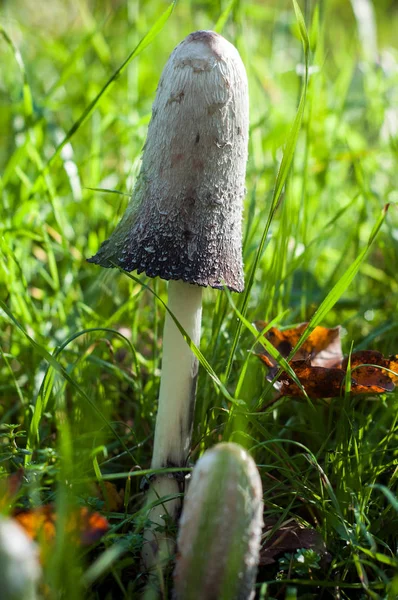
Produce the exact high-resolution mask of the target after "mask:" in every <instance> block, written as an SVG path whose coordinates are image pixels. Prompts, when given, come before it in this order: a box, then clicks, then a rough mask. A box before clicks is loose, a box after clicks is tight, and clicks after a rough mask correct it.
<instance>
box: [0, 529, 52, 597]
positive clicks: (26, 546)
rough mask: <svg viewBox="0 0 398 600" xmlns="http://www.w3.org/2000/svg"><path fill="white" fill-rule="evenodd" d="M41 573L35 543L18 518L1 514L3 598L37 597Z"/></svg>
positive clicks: (0, 558) (0, 539)
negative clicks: (15, 519) (18, 521)
mask: <svg viewBox="0 0 398 600" xmlns="http://www.w3.org/2000/svg"><path fill="white" fill-rule="evenodd" d="M41 574H42V573H41V567H40V561H39V552H38V548H37V546H36V544H35V543H34V542H32V540H31V539H30V538H29V537H28V536H27V535H26V533H25V531H24V530H23V529H22V527H21V526H20V525H19V524H18V523H17V522H16V521H14V520H13V519H9V518H6V517H0V590H1V592H0V597H1V598H2V600H36V598H37V594H36V592H37V587H38V583H39V580H40V578H41Z"/></svg>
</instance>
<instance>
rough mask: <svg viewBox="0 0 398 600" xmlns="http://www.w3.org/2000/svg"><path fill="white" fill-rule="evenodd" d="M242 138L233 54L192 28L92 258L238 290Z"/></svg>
mask: <svg viewBox="0 0 398 600" xmlns="http://www.w3.org/2000/svg"><path fill="white" fill-rule="evenodd" d="M247 143H248V89H247V77H246V72H245V68H244V66H243V63H242V60H241V58H240V56H239V53H238V51H237V50H236V48H235V47H234V46H233V45H232V44H230V43H229V42H228V41H227V40H225V39H224V38H223V37H222V36H221V35H219V34H217V33H214V32H213V31H197V32H195V33H191V34H190V35H189V36H188V37H187V38H185V40H183V41H182V42H181V43H180V44H179V45H178V46H177V47H176V48H175V50H174V51H173V52H172V54H171V56H170V58H169V60H168V62H167V63H166V66H165V68H164V70H163V73H162V76H161V79H160V82H159V86H158V89H157V93H156V98H155V102H154V105H153V110H152V119H151V122H150V125H149V130H148V137H147V141H146V144H145V148H144V153H143V158H142V167H141V171H140V174H139V176H138V180H137V184H136V186H135V189H134V192H133V197H132V199H131V201H130V204H129V206H128V208H127V210H126V212H125V214H124V216H123V218H122V220H121V221H120V223H119V224H118V226H117V227H116V229H115V231H114V232H113V234H112V235H111V236H110V238H109V239H108V240H107V241H105V242H104V243H103V244H102V245H101V248H100V249H99V251H98V253H97V254H96V255H95V256H94V257H93V258H91V259H90V262H94V263H96V264H99V265H101V266H103V267H112V266H115V265H117V266H119V267H121V268H123V269H124V270H126V271H133V270H137V271H138V272H139V273H141V272H145V273H146V274H147V275H148V276H150V277H156V276H159V277H161V278H163V279H180V280H183V281H185V282H188V283H195V284H197V285H201V286H211V287H214V288H222V286H223V284H225V285H227V286H228V287H229V288H230V289H231V290H234V291H238V292H240V291H242V290H243V287H244V282H243V268H242V233H241V228H242V227H241V225H242V201H243V197H244V194H245V173H246V162H247Z"/></svg>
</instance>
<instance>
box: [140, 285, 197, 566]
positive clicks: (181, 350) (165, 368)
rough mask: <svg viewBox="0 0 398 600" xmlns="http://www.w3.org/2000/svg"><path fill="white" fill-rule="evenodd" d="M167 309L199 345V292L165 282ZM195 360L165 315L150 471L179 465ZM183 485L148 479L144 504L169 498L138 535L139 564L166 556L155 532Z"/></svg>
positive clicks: (187, 436)
mask: <svg viewBox="0 0 398 600" xmlns="http://www.w3.org/2000/svg"><path fill="white" fill-rule="evenodd" d="M168 308H169V310H170V311H171V313H172V314H173V315H174V316H175V318H176V319H177V321H178V322H179V324H180V325H181V327H182V328H183V329H184V331H185V333H186V334H187V335H188V336H189V337H190V339H191V340H192V342H193V343H194V344H195V345H196V346H199V342H200V326H201V319H202V288H201V287H199V286H196V285H191V284H189V283H184V282H183V281H170V283H169V299H168ZM197 375H198V360H197V358H196V357H195V355H194V354H193V352H192V351H191V349H190V347H189V345H188V344H187V342H186V341H185V339H184V337H183V336H182V334H181V332H180V331H179V329H178V327H177V326H176V324H175V322H174V320H173V318H172V317H171V315H170V314H169V313H168V312H167V314H166V320H165V324H164V333H163V361H162V376H161V381H160V392H159V405H158V414H157V418H156V429H155V441H154V450H153V457H152V468H154V469H161V468H167V467H184V466H185V465H186V464H187V459H188V455H189V452H190V447H191V435H192V425H193V416H194V408H195V396H196V380H197ZM182 491H183V485H182V483H180V482H179V481H178V478H176V477H175V475H173V474H171V473H168V474H167V473H165V474H164V475H161V474H159V475H157V476H156V477H155V478H154V479H152V481H151V487H150V490H149V493H148V497H147V502H148V503H150V504H152V503H153V502H156V501H157V500H159V499H160V498H163V497H165V496H174V498H171V499H169V500H167V501H165V502H162V503H160V504H158V505H157V506H155V507H154V508H152V509H151V511H150V512H149V515H148V516H149V519H150V520H151V523H152V527H151V529H149V530H147V531H146V532H145V534H144V538H145V543H144V547H143V560H144V563H145V566H146V567H147V568H151V567H153V566H155V565H156V564H157V563H158V562H159V561H162V558H166V557H167V556H168V555H169V554H170V553H171V552H172V551H173V547H174V541H173V540H170V539H167V538H166V537H165V536H164V534H163V533H158V532H156V531H155V529H156V528H157V527H156V526H158V525H160V526H164V525H165V523H166V519H165V517H166V515H167V516H168V517H169V518H171V519H172V520H174V521H176V520H177V518H178V515H179V513H180V510H181V498H180V497H179V494H180V492H182Z"/></svg>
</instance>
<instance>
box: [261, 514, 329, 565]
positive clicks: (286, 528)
mask: <svg viewBox="0 0 398 600" xmlns="http://www.w3.org/2000/svg"><path fill="white" fill-rule="evenodd" d="M276 523H277V520H276V519H272V518H270V519H266V520H265V523H264V529H263V538H264V539H265V543H264V544H263V546H262V548H261V551H260V565H271V564H273V563H275V562H276V561H275V557H276V556H278V555H279V554H282V553H284V552H292V551H296V550H299V549H300V548H307V549H308V548H311V549H312V550H314V551H315V552H317V554H319V555H320V556H324V555H325V554H326V553H327V551H326V545H325V542H324V541H323V539H322V536H321V535H320V534H319V533H318V532H317V531H316V530H315V529H312V528H310V527H304V526H303V525H300V524H299V523H297V521H295V520H294V519H289V520H288V521H286V522H285V523H283V524H282V525H281V526H280V527H278V529H277V530H276V531H275V532H274V533H272V530H273V529H274V527H275V525H276Z"/></svg>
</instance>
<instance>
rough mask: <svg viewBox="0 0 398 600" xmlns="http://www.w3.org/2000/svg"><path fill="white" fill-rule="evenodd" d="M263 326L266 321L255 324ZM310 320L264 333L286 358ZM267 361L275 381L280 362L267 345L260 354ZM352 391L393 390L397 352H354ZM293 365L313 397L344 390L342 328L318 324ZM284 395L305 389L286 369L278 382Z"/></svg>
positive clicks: (396, 378) (397, 378) (397, 374)
mask: <svg viewBox="0 0 398 600" xmlns="http://www.w3.org/2000/svg"><path fill="white" fill-rule="evenodd" d="M256 325H257V327H258V328H259V329H260V330H261V329H263V328H264V326H265V325H264V323H262V322H259V323H258V324H256ZM306 327H307V323H302V324H301V325H298V326H297V327H294V328H291V329H285V330H283V331H280V330H278V329H277V328H276V327H272V328H270V329H269V331H267V332H266V333H265V337H266V338H267V339H268V340H269V341H270V342H271V343H272V345H273V346H275V348H276V349H277V350H278V352H279V353H280V354H281V355H282V356H283V357H284V358H287V357H288V356H289V355H290V353H291V351H292V349H293V348H294V347H295V345H296V344H297V342H298V340H299V339H300V337H301V335H302V333H303V332H304V331H305V329H306ZM258 356H259V357H260V359H261V360H262V361H263V362H264V363H265V364H266V365H267V367H268V373H267V379H268V380H269V381H272V380H273V379H274V378H275V376H276V374H277V372H278V371H279V368H280V367H279V365H278V364H277V362H276V361H275V360H274V359H273V358H272V357H271V355H270V354H269V353H268V352H266V351H265V350H264V349H262V350H261V352H260V353H259V354H258ZM350 360H351V390H350V392H351V394H352V395H358V394H382V393H385V392H391V391H393V390H394V388H395V385H396V383H397V382H398V356H391V357H390V358H385V357H384V356H383V355H382V354H381V353H380V352H377V351H374V350H362V351H360V352H354V353H353V354H352V355H351V359H350ZM289 364H290V366H291V367H292V369H293V371H294V372H295V374H296V376H297V378H298V380H299V381H300V383H301V385H302V386H303V387H304V389H305V391H306V393H307V395H308V396H309V397H310V398H313V399H316V398H333V397H336V396H340V395H343V394H344V393H345V380H346V374H347V367H348V358H345V359H344V358H343V355H342V352H341V342H340V329H339V327H335V328H333V329H327V328H326V327H316V328H315V329H314V331H313V332H311V334H310V335H309V337H308V338H307V340H306V341H305V342H304V344H303V345H302V346H301V348H300V349H299V350H298V351H297V353H296V354H295V355H294V356H293V358H292V359H291V360H290V363H289ZM275 387H276V389H277V390H278V394H277V398H280V397H281V396H295V397H303V396H304V394H303V392H302V389H301V388H300V387H299V386H298V385H297V383H295V382H294V381H293V380H292V379H291V377H290V376H289V375H288V374H287V373H285V372H283V373H282V374H281V375H280V376H279V377H278V380H277V381H276V383H275Z"/></svg>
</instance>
